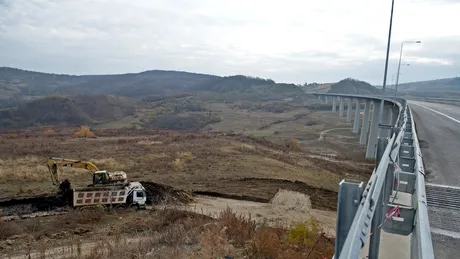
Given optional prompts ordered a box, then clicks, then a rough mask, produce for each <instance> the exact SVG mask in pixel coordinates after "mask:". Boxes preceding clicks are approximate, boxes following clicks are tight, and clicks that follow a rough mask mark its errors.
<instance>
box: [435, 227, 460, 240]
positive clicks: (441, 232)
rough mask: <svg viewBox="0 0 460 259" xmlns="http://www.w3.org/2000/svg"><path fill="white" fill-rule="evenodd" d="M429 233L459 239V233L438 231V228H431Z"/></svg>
mask: <svg viewBox="0 0 460 259" xmlns="http://www.w3.org/2000/svg"><path fill="white" fill-rule="evenodd" d="M431 233H435V234H439V235H444V236H449V237H453V238H456V239H460V233H458V232H455V231H449V230H445V229H440V228H431Z"/></svg>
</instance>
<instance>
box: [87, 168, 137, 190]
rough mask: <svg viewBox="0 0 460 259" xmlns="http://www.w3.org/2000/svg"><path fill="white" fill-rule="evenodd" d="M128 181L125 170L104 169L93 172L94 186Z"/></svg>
mask: <svg viewBox="0 0 460 259" xmlns="http://www.w3.org/2000/svg"><path fill="white" fill-rule="evenodd" d="M126 183H128V179H127V176H126V173H125V172H123V171H115V172H107V171H105V170H103V171H96V172H94V174H93V186H102V185H108V184H113V185H117V184H126Z"/></svg>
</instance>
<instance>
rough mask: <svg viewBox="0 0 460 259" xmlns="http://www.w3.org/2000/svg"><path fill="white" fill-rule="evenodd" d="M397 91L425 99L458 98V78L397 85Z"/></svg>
mask: <svg viewBox="0 0 460 259" xmlns="http://www.w3.org/2000/svg"><path fill="white" fill-rule="evenodd" d="M398 91H401V92H405V93H408V94H410V95H417V96H427V97H460V77H454V78H444V79H437V80H430V81H419V82H411V83H404V84H399V86H398Z"/></svg>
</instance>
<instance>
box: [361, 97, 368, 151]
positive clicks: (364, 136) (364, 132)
mask: <svg viewBox="0 0 460 259" xmlns="http://www.w3.org/2000/svg"><path fill="white" fill-rule="evenodd" d="M370 107H371V103H370V102H369V101H368V100H366V102H365V103H364V118H363V126H362V128H361V136H360V138H359V144H361V145H364V144H366V142H367V133H368V132H369V111H370Z"/></svg>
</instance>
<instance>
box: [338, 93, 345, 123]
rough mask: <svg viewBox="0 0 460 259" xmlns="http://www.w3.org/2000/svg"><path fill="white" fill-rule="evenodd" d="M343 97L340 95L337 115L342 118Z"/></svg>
mask: <svg viewBox="0 0 460 259" xmlns="http://www.w3.org/2000/svg"><path fill="white" fill-rule="evenodd" d="M343 99H344V98H343V97H342V96H340V103H339V117H340V118H342V117H343Z"/></svg>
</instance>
